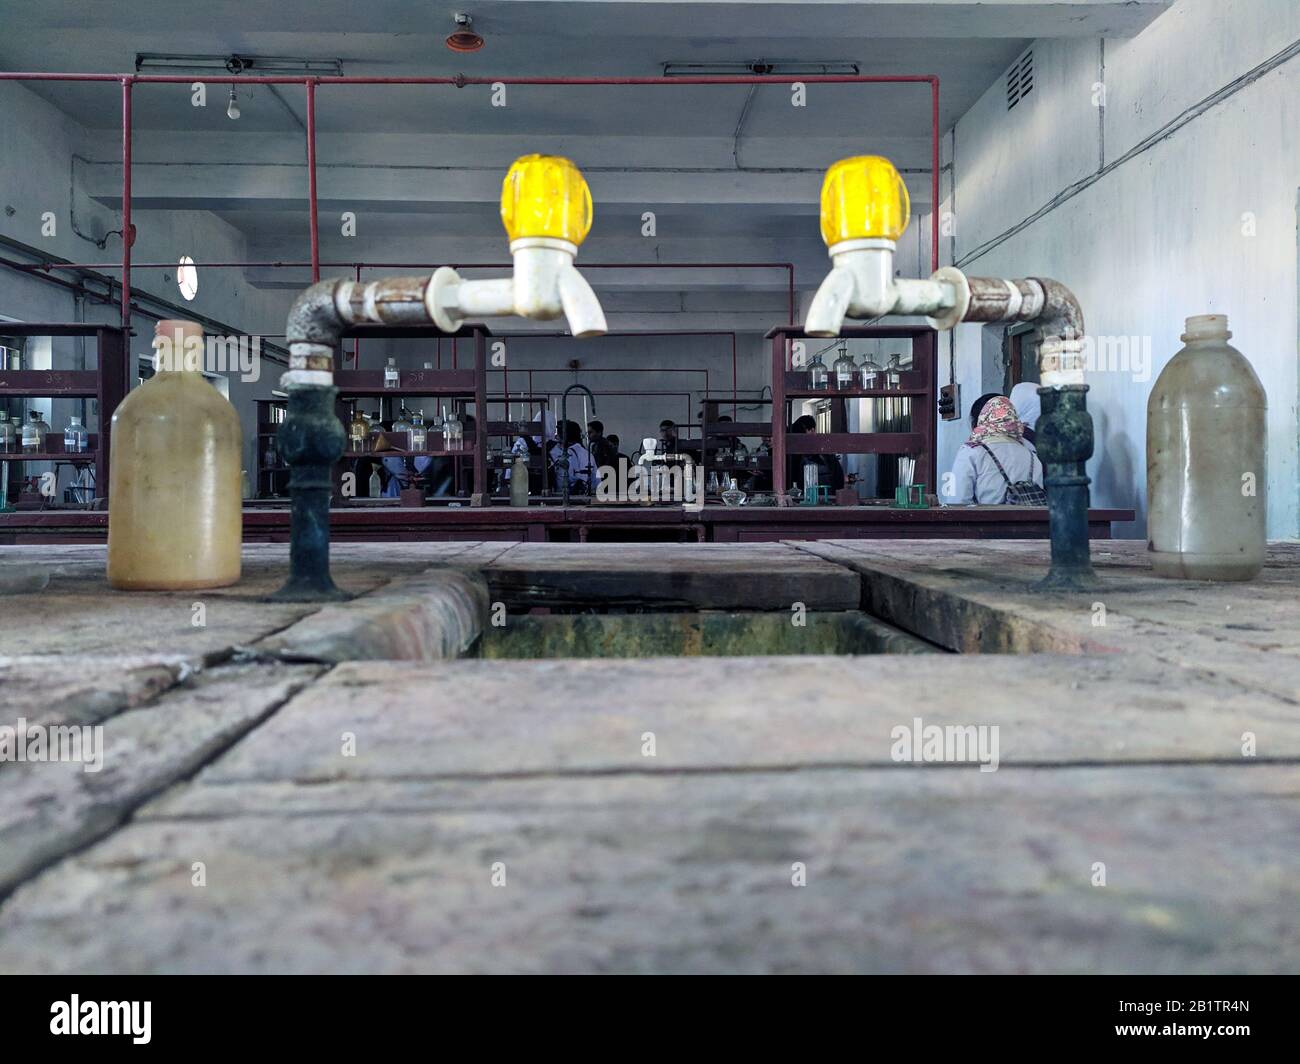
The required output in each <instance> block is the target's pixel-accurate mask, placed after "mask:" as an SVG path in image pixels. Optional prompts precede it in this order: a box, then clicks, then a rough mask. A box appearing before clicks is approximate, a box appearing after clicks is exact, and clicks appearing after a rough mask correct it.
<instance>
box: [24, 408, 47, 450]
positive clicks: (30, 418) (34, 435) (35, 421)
mask: <svg viewBox="0 0 1300 1064" xmlns="http://www.w3.org/2000/svg"><path fill="white" fill-rule="evenodd" d="M44 424H45V422H44V421H42V420H41V412H40V411H39V410H33V411H31V412H30V413H29V414H28V415H27V420H26V421H25V422H24V423H23V450H24V451H26V452H28V453H29V454H31V453H35V452H37V451H39V450H40V449H41V447H42V446H43V445H44V442H45V434H44V433H43V432H41V426H42V425H44Z"/></svg>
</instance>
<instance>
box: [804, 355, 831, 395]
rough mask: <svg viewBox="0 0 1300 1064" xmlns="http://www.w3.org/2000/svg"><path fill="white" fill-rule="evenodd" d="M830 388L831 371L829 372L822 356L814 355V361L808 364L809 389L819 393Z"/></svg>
mask: <svg viewBox="0 0 1300 1064" xmlns="http://www.w3.org/2000/svg"><path fill="white" fill-rule="evenodd" d="M830 386H831V377H830V371H829V370H827V368H826V363H825V362H823V361H822V356H821V355H813V359H812V361H811V362H809V363H808V387H809V388H811V389H812V390H813V391H818V392H819V391H822V390H824V389H827V388H829V387H830Z"/></svg>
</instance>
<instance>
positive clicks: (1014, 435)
mask: <svg viewBox="0 0 1300 1064" xmlns="http://www.w3.org/2000/svg"><path fill="white" fill-rule="evenodd" d="M1024 433H1025V426H1024V425H1023V424H1022V423H1021V421H1020V418H1019V417H1018V416H1017V414H1016V408H1015V407H1014V406H1013V405H1012V404H1011V400H1010V399H1008V398H1007V397H1006V396H1005V395H998V396H994V397H993V398H992V399H990V400H989V401H988V402H987V403H985V404H984V409H983V410H981V411H980V417H979V422H978V423H977V424H976V426H975V428H974V429H972V430H971V434H970V438H969V439H967V441H966V446H967V447H978V446H979V445H980V444H981V443H983V442H984V441H985V440H987V439H989V438H991V437H993V436H1005V437H1007V438H1008V439H1012V440H1018V439H1020V438H1021V437H1022V436H1023V435H1024Z"/></svg>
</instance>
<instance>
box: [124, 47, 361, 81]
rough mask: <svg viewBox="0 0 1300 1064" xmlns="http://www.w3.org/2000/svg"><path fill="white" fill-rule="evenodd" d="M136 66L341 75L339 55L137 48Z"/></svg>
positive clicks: (187, 69) (185, 69)
mask: <svg viewBox="0 0 1300 1064" xmlns="http://www.w3.org/2000/svg"><path fill="white" fill-rule="evenodd" d="M135 69H136V72H137V73H139V72H140V71H142V70H172V71H186V72H189V71H204V70H224V71H225V72H226V73H227V74H254V73H255V74H319V75H321V76H324V77H341V76H342V75H343V60H342V59H307V58H304V57H302V56H295V55H238V54H226V55H195V54H183V53H172V52H137V53H136V55H135Z"/></svg>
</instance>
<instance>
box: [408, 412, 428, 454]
mask: <svg viewBox="0 0 1300 1064" xmlns="http://www.w3.org/2000/svg"><path fill="white" fill-rule="evenodd" d="M428 443H429V434H428V432H427V431H426V429H425V427H424V415H423V414H422V413H420V411H418V410H417V411H416V412H415V413H414V414H412V415H411V450H413V451H423V450H425V449H426V447H427V446H428Z"/></svg>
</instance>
